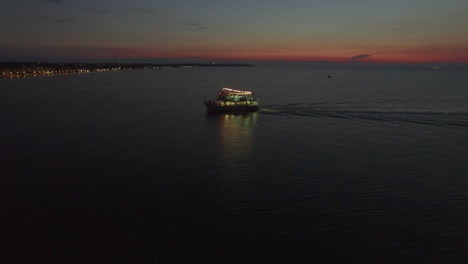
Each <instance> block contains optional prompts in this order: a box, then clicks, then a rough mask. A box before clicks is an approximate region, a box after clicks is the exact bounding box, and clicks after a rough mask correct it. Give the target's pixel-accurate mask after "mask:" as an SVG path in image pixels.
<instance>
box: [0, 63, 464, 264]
mask: <svg viewBox="0 0 468 264" xmlns="http://www.w3.org/2000/svg"><path fill="white" fill-rule="evenodd" d="M328 75H331V76H332V78H327V76H328ZM467 84H468V74H466V71H464V70H437V71H433V70H417V69H410V70H408V69H405V70H403V69H401V70H398V69H320V68H280V67H279V68H268V67H247V68H211V69H210V68H199V69H170V70H160V71H118V72H107V73H96V74H83V75H66V76H52V77H42V78H26V79H17V80H1V81H0V120H1V121H2V129H1V130H0V144H1V145H0V146H1V148H0V155H1V157H2V158H1V164H0V165H1V168H0V172H1V175H2V177H1V179H2V182H1V186H2V192H1V198H2V199H1V200H2V201H3V203H2V212H3V217H2V218H3V220H4V221H6V224H5V225H4V226H5V227H6V230H5V232H4V239H5V240H6V241H8V242H9V243H8V244H9V247H8V249H10V250H9V252H11V253H13V256H12V257H13V260H14V262H17V263H31V262H36V261H38V260H41V259H44V260H46V261H48V262H60V263H75V262H76V263H98V262H100V263H109V262H113V261H115V260H124V261H127V262H132V263H148V262H150V263H153V262H158V261H163V260H167V259H168V258H169V259H170V260H172V261H175V260H180V259H189V260H191V261H194V260H202V261H209V262H216V263H223V262H230V261H232V262H235V263H258V262H265V261H267V260H275V261H283V262H285V263H311V262H317V261H324V262H332V261H337V260H340V259H343V258H345V259H347V260H354V261H372V262H374V263H466V262H467V260H468V259H467V257H468V256H467V255H468V254H467V253H466V252H467V246H468V229H467V223H468V210H467V209H468V208H467V204H468V203H467V202H468V192H467V190H468V177H467V176H468V166H467V165H466V162H467V157H468V90H467V89H466V85H467ZM222 87H231V88H236V89H251V90H254V91H255V92H256V95H257V96H258V98H259V99H260V102H261V106H262V107H261V110H260V111H259V112H257V113H254V114H248V115H207V114H206V113H205V109H204V105H203V104H202V101H203V100H204V99H208V98H212V97H214V96H215V95H216V93H217V92H218V90H219V89H221V88H222ZM169 262H171V261H169Z"/></svg>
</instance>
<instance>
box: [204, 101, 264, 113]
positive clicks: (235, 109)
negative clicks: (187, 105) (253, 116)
mask: <svg viewBox="0 0 468 264" xmlns="http://www.w3.org/2000/svg"><path fill="white" fill-rule="evenodd" d="M205 105H206V111H207V112H209V113H249V112H256V111H258V110H259V106H258V105H228V106H224V105H216V104H209V103H205Z"/></svg>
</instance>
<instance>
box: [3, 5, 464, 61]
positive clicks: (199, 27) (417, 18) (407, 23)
mask: <svg viewBox="0 0 468 264" xmlns="http://www.w3.org/2000/svg"><path fill="white" fill-rule="evenodd" d="M467 14H468V1H467V0H444V1H443V0H405V1H403V0H401V1H400V0H287V1H286V0H269V1H267V0H0V60H19V61H21V60H62V61H87V60H88V61H125V62H129V61H135V62H138V61H151V62H158V61H239V62H254V61H318V62H323V61H329V62H355V63H468V15H467Z"/></svg>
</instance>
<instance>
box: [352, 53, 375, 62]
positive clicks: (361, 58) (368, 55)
mask: <svg viewBox="0 0 468 264" xmlns="http://www.w3.org/2000/svg"><path fill="white" fill-rule="evenodd" d="M370 56H371V55H370V54H360V55H356V56H354V57H352V58H351V61H359V60H363V59H367V58H369V57H370Z"/></svg>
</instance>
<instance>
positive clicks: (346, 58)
mask: <svg viewBox="0 0 468 264" xmlns="http://www.w3.org/2000/svg"><path fill="white" fill-rule="evenodd" d="M356 50H357V49H353V50H352V51H349V50H344V49H333V48H330V49H327V48H323V49H318V48H316V49H313V50H307V49H305V48H301V49H290V50H285V49H274V50H272V49H270V50H269V49H267V48H265V49H260V48H258V47H257V48H251V49H246V50H243V49H242V48H240V49H238V50H233V49H229V48H226V49H223V48H219V49H182V48H181V49H166V50H159V51H158V50H153V49H140V48H92V47H91V48H89V47H55V48H44V49H42V50H41V52H40V54H39V55H38V56H39V57H45V58H54V57H59V58H70V59H75V60H76V59H78V60H87V59H91V60H96V59H99V60H118V59H125V60H141V59H144V60H155V61H157V60H158V59H174V60H179V61H180V60H192V61H193V60H203V61H223V60H224V61H252V62H253V61H266V62H268V61H285V62H325V61H326V62H336V63H347V62H356V63H369V64H378V63H403V64H405V63H407V64H414V63H468V48H466V49H458V50H454V51H451V50H444V52H441V51H439V52H432V53H431V52H429V51H427V50H425V49H414V50H411V51H404V50H403V51H399V50H397V49H394V50H385V49H379V50H374V51H375V52H371V53H369V54H368V55H359V53H358V52H356ZM12 53H14V52H12ZM361 54H365V53H361ZM360 56H362V57H360ZM353 57H360V58H358V59H355V60H352V58H353Z"/></svg>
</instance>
